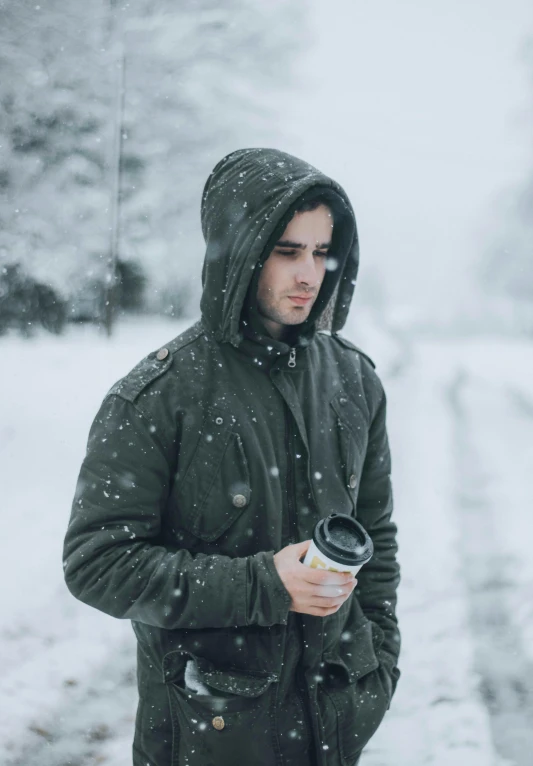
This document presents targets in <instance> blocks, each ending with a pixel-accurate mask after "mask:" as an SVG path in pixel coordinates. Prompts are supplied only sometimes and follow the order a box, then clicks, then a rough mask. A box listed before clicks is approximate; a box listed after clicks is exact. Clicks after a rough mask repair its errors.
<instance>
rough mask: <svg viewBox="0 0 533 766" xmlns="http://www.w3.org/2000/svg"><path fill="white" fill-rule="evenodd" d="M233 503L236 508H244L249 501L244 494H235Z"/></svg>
mask: <svg viewBox="0 0 533 766" xmlns="http://www.w3.org/2000/svg"><path fill="white" fill-rule="evenodd" d="M232 502H233V505H234V506H235V508H243V507H244V506H245V505H246V503H247V502H248V501H247V500H246V498H245V497H244V495H233V500H232Z"/></svg>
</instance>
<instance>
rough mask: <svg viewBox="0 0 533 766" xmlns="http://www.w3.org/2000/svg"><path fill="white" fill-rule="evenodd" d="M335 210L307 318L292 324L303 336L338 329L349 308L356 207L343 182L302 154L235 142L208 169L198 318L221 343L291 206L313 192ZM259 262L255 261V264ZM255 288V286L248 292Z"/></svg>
mask: <svg viewBox="0 0 533 766" xmlns="http://www.w3.org/2000/svg"><path fill="white" fill-rule="evenodd" d="M318 194H319V195H321V196H322V197H325V198H326V199H327V201H328V203H329V204H330V205H331V207H332V210H333V215H334V227H333V235H332V247H331V249H330V252H329V257H328V264H329V267H328V270H327V271H326V276H325V277H324V281H323V282H322V286H321V288H320V292H319V295H318V298H317V300H316V301H315V303H314V305H313V308H312V310H311V312H310V314H309V317H308V318H307V319H306V320H305V322H302V323H301V324H300V325H297V326H296V327H297V328H298V333H299V336H300V339H301V340H303V341H304V342H308V340H309V339H310V338H311V337H312V336H313V334H314V332H315V331H316V329H317V328H318V327H321V328H323V329H328V330H330V331H331V332H337V331H338V330H340V329H342V327H343V326H344V324H345V322H346V317H347V315H348V311H349V308H350V303H351V300H352V296H353V292H354V289H355V282H356V277H357V271H358V267H359V243H358V237H357V226H356V221H355V214H354V212H353V209H352V206H351V204H350V200H349V199H348V196H347V194H346V192H345V191H344V189H343V188H342V187H341V186H340V184H338V183H337V182H336V181H334V180H333V179H331V178H329V177H328V176H326V175H324V174H323V173H321V172H320V171H319V170H317V168H315V167H313V166H312V165H310V164H308V163H307V162H305V161H304V160H301V159H298V158H297V157H294V156H292V155H290V154H287V153H285V152H282V151H279V150H277V149H261V148H253V149H239V150H237V151H234V152H231V153H230V154H228V155H226V156H225V157H223V158H222V159H221V160H220V162H218V163H217V165H216V166H215V167H214V168H213V170H212V172H211V174H210V175H209V178H208V179H207V181H206V184H205V186H204V190H203V195H202V208H201V216H202V231H203V235H204V238H205V242H206V246H207V249H206V254H205V259H204V264H203V269H202V286H203V292H202V298H201V303H200V306H201V312H202V319H203V322H204V324H205V326H206V327H207V328H209V330H210V331H211V332H212V333H213V334H214V336H215V338H216V339H217V340H218V341H220V342H229V343H232V344H233V345H234V346H238V345H239V344H240V343H241V341H242V339H243V333H242V325H241V318H242V313H243V308H244V305H245V299H246V295H247V293H248V290H249V288H250V287H251V286H253V284H255V285H256V284H257V281H258V279H259V273H260V265H261V264H262V262H263V261H264V260H265V259H266V258H267V257H268V255H269V254H270V252H271V250H272V248H273V247H274V244H275V242H276V241H277V240H278V239H279V237H280V235H281V234H282V233H283V231H284V229H285V227H286V226H287V224H288V222H289V221H290V220H291V218H292V217H293V215H294V211H295V210H296V209H297V208H298V207H299V206H300V205H301V203H302V202H303V201H304V200H306V199H308V198H312V197H314V196H316V195H318ZM258 267H259V268H258ZM254 294H255V293H254Z"/></svg>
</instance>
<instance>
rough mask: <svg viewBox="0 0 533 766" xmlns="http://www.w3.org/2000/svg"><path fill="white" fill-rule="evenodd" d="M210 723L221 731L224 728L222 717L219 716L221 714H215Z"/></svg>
mask: <svg viewBox="0 0 533 766" xmlns="http://www.w3.org/2000/svg"><path fill="white" fill-rule="evenodd" d="M211 723H212V724H213V726H214V727H215V729H218V731H221V730H222V729H223V728H224V726H225V725H226V724H225V723H224V719H223V718H222V716H221V715H216V716H215V717H214V718H213V720H212V721H211Z"/></svg>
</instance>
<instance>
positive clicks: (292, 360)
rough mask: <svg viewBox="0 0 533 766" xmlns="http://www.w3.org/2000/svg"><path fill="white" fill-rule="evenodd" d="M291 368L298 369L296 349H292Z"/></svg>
mask: <svg viewBox="0 0 533 766" xmlns="http://www.w3.org/2000/svg"><path fill="white" fill-rule="evenodd" d="M288 364H289V367H296V349H295V348H291V350H290V352H289V362H288Z"/></svg>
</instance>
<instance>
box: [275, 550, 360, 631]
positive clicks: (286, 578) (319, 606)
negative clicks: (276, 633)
mask: <svg viewBox="0 0 533 766" xmlns="http://www.w3.org/2000/svg"><path fill="white" fill-rule="evenodd" d="M310 544H311V540H304V541H303V542H302V543H296V545H287V546H286V547H285V548H282V549H281V550H280V551H279V552H278V553H276V554H275V555H274V564H275V566H276V569H277V571H278V574H279V576H280V578H281V581H282V582H283V585H284V586H285V588H286V589H287V590H288V591H289V593H290V595H291V598H292V604H291V606H290V611H292V612H301V613H302V614H312V615H314V616H315V617H326V616H327V615H328V614H334V613H335V612H336V611H337V610H338V609H339V608H340V607H341V606H342V604H343V603H344V602H345V601H346V599H347V598H348V596H349V595H350V594H351V592H352V591H353V589H354V588H355V586H356V585H357V580H356V579H355V577H354V575H353V574H352V573H351V572H349V573H346V572H330V571H328V570H327V569H312V568H311V567H308V566H306V565H304V564H302V562H301V561H300V559H301V558H302V557H303V556H304V555H305V554H306V553H307V549H308V548H309V546H310Z"/></svg>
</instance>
